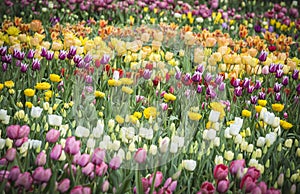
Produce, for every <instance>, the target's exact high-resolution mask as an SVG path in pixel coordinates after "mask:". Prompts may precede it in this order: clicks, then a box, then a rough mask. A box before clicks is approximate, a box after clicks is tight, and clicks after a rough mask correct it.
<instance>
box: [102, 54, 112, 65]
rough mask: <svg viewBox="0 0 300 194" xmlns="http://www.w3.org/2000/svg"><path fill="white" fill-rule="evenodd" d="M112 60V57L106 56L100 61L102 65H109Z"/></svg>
mask: <svg viewBox="0 0 300 194" xmlns="http://www.w3.org/2000/svg"><path fill="white" fill-rule="evenodd" d="M109 60H110V56H109V55H107V54H104V55H103V57H102V58H101V60H100V64H101V65H106V64H107V63H109Z"/></svg>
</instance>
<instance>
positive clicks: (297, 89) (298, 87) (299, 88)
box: [296, 83, 300, 94]
mask: <svg viewBox="0 0 300 194" xmlns="http://www.w3.org/2000/svg"><path fill="white" fill-rule="evenodd" d="M296 91H297V92H298V94H300V83H299V84H298V85H297V87H296Z"/></svg>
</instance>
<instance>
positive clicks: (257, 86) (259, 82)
mask: <svg viewBox="0 0 300 194" xmlns="http://www.w3.org/2000/svg"><path fill="white" fill-rule="evenodd" d="M254 88H255V89H256V90H258V89H260V88H261V81H259V80H256V81H255V85H254Z"/></svg>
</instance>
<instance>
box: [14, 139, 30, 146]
mask: <svg viewBox="0 0 300 194" xmlns="http://www.w3.org/2000/svg"><path fill="white" fill-rule="evenodd" d="M27 141H28V137H23V138H21V139H17V140H16V141H15V146H16V147H21V146H22V145H23V143H25V142H27Z"/></svg>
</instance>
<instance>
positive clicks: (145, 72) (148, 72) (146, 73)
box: [143, 69, 152, 80]
mask: <svg viewBox="0 0 300 194" xmlns="http://www.w3.org/2000/svg"><path fill="white" fill-rule="evenodd" d="M151 74H152V71H150V70H149V69H145V70H144V73H143V78H144V79H145V80H148V79H150V78H151Z"/></svg>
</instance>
